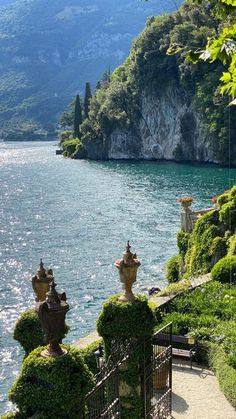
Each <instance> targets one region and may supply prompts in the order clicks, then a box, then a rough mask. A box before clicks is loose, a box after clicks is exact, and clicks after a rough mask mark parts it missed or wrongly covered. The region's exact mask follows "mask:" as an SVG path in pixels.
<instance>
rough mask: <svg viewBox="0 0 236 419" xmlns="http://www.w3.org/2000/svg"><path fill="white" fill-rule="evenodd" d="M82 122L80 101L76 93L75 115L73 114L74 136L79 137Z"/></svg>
mask: <svg viewBox="0 0 236 419" xmlns="http://www.w3.org/2000/svg"><path fill="white" fill-rule="evenodd" d="M82 122H83V118H82V109H81V103H80V97H79V95H76V98H75V115H74V137H75V138H79V137H80V125H81V124H82Z"/></svg>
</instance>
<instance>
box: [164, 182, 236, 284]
mask: <svg viewBox="0 0 236 419" xmlns="http://www.w3.org/2000/svg"><path fill="white" fill-rule="evenodd" d="M235 214H236V186H234V187H233V188H232V189H231V190H229V191H226V192H225V193H224V194H222V195H220V196H219V197H218V198H217V208H216V209H214V210H211V211H209V212H207V213H206V214H204V215H201V216H200V217H199V218H198V220H197V221H196V223H195V225H194V228H193V231H192V232H191V233H186V232H185V231H183V230H180V231H179V232H178V234H177V245H178V249H179V255H178V256H173V257H172V258H171V259H170V260H169V262H168V265H167V279H168V281H169V282H176V281H178V280H179V279H180V278H181V276H182V277H183V276H184V277H187V278H188V277H194V276H198V275H201V274H205V273H208V272H211V271H212V276H213V278H214V279H217V280H220V281H222V282H232V283H234V282H235V277H234V276H235V266H236V263H235V259H236V234H235V228H236V215H235ZM213 267H214V268H213ZM212 268H213V269H212Z"/></svg>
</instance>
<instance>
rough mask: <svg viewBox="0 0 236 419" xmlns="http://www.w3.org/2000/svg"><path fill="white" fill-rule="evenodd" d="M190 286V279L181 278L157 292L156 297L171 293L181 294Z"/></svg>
mask: <svg viewBox="0 0 236 419" xmlns="http://www.w3.org/2000/svg"><path fill="white" fill-rule="evenodd" d="M190 287H191V281H190V280H189V279H183V280H182V281H179V282H174V283H173V284H170V285H168V287H166V288H164V289H163V290H161V291H160V292H158V294H157V297H164V296H167V295H172V294H181V293H182V292H184V291H187V290H188V289H189V288H190Z"/></svg>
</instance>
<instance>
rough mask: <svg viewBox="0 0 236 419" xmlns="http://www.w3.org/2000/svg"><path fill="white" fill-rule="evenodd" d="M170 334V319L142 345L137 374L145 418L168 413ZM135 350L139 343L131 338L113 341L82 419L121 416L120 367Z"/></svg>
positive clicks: (155, 418) (157, 418)
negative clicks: (140, 386)
mask: <svg viewBox="0 0 236 419" xmlns="http://www.w3.org/2000/svg"><path fill="white" fill-rule="evenodd" d="M171 337H172V325H171V323H170V324H168V325H167V326H165V327H164V328H162V329H161V330H160V331H158V332H156V333H155V334H154V335H153V337H152V338H151V339H148V340H146V341H145V342H144V343H143V344H142V345H141V346H142V348H143V349H142V357H141V359H140V375H141V377H142V397H143V418H145V419H166V418H170V417H171V387H172V341H171ZM135 350H140V345H139V346H137V341H135V340H133V339H132V340H131V339H130V340H129V339H127V340H126V341H125V342H124V341H122V342H119V341H114V342H113V345H112V350H111V353H110V356H109V357H108V359H107V362H106V364H105V365H104V366H103V367H102V369H101V371H100V372H99V374H98V376H97V384H96V386H95V388H94V389H93V390H92V391H91V392H90V393H89V394H88V395H87V397H86V413H85V419H98V418H103V419H116V418H121V404H120V396H119V371H120V369H122V365H123V364H125V363H126V361H127V360H128V359H129V358H130V356H131V355H132V353H133V352H134V351H135ZM134 419H135V418H134Z"/></svg>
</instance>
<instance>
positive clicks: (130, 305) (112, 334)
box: [97, 295, 155, 419]
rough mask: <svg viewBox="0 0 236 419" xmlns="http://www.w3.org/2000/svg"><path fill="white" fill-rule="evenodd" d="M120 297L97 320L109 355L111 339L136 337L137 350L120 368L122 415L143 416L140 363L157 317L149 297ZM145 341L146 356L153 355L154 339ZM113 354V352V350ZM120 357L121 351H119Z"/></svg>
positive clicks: (135, 345) (104, 307)
mask: <svg viewBox="0 0 236 419" xmlns="http://www.w3.org/2000/svg"><path fill="white" fill-rule="evenodd" d="M118 297H119V296H117V295H116V296H114V297H112V298H110V299H109V300H108V301H107V302H106V303H105V304H104V305H103V309H102V312H101V314H100V316H99V318H98V321H97V330H98V333H99V335H101V336H102V337H103V340H104V344H105V352H106V356H109V354H110V353H111V348H112V342H113V341H114V340H115V341H117V342H118V343H119V342H120V343H122V342H126V341H127V339H133V340H134V350H132V352H131V355H130V357H129V359H128V360H127V361H126V363H125V366H123V367H125V368H121V370H120V371H119V379H120V382H121V383H124V392H123V394H121V396H120V401H121V417H122V418H125V419H133V418H135V419H141V418H142V417H143V412H142V395H141V374H140V366H141V365H142V364H143V343H144V341H145V340H146V339H147V338H150V337H151V336H152V333H153V328H154V324H155V316H154V313H153V311H152V309H151V308H150V306H149V304H148V301H147V298H146V297H143V296H137V297H136V299H135V300H134V301H132V302H119V301H118ZM148 342H149V343H147V344H145V349H146V357H149V356H150V357H151V354H152V345H151V339H150V341H148ZM112 354H113V355H114V353H112ZM117 355H118V357H120V353H119V352H118V353H117ZM120 388H122V387H120Z"/></svg>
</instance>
